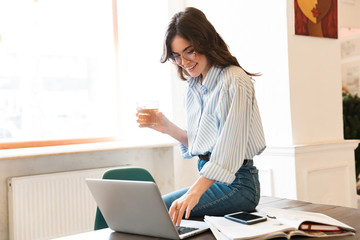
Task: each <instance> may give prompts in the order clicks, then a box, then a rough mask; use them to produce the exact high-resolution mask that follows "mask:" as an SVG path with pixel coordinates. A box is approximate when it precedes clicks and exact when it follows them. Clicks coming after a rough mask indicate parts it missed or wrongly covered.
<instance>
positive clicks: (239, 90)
mask: <svg viewBox="0 0 360 240" xmlns="http://www.w3.org/2000/svg"><path fill="white" fill-rule="evenodd" d="M167 60H170V61H172V62H173V63H174V64H175V65H176V66H177V69H178V74H179V77H180V78H181V79H183V80H187V88H186V93H185V108H186V113H187V130H183V129H181V128H179V127H178V126H176V125H175V124H174V123H172V122H171V121H169V120H168V119H167V118H166V117H165V116H164V115H163V114H162V113H161V112H158V113H157V118H158V124H157V125H156V126H153V127H151V128H153V129H155V130H157V131H160V132H162V133H165V134H168V135H170V136H172V137H173V138H175V139H176V140H178V141H179V142H180V147H181V150H182V153H183V157H184V158H192V157H195V156H197V157H198V158H199V159H198V169H199V173H200V174H199V178H198V179H197V181H196V182H195V183H194V184H193V185H192V186H190V187H188V188H185V189H182V190H179V191H175V192H173V193H170V194H167V195H165V196H163V200H164V202H165V204H166V206H167V207H168V209H169V214H170V216H171V217H172V219H173V222H174V224H176V225H180V222H181V219H182V217H183V216H184V214H185V218H189V217H190V216H192V217H195V216H197V217H199V216H204V215H224V214H227V213H232V212H236V211H252V210H254V209H255V207H256V206H257V204H258V201H259V198H260V186H259V181H258V174H257V172H258V171H257V169H256V167H255V166H253V161H252V160H251V159H252V158H253V157H254V156H255V155H256V154H259V153H261V152H262V151H263V150H264V148H265V140H264V134H263V129H262V124H261V119H260V115H259V110H258V106H257V103H256V99H255V94H254V87H253V83H252V80H251V76H255V75H256V74H250V73H248V72H246V71H245V70H244V69H242V68H241V67H240V65H239V63H238V61H237V60H236V58H235V57H234V56H232V55H231V54H230V52H229V50H228V48H227V45H226V44H225V42H224V41H223V39H222V38H221V37H220V36H219V34H218V33H217V32H216V30H215V29H214V27H213V26H212V24H211V23H210V22H209V21H208V20H207V18H206V16H205V15H204V14H203V13H202V12H201V11H200V10H198V9H196V8H186V10H185V11H183V12H179V13H177V14H175V15H174V17H173V18H172V20H171V22H170V24H169V26H168V29H167V32H166V35H165V43H164V52H163V56H162V59H161V62H162V63H164V62H166V61H167ZM138 122H139V120H138Z"/></svg>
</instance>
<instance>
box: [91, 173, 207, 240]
mask: <svg viewBox="0 0 360 240" xmlns="http://www.w3.org/2000/svg"><path fill="white" fill-rule="evenodd" d="M86 183H87V185H88V187H89V189H90V191H91V193H92V195H93V197H94V199H95V201H96V203H97V205H98V206H99V208H100V211H101V213H102V214H103V216H104V218H105V220H106V223H107V224H108V226H109V228H110V229H112V230H114V231H116V232H125V233H131V234H139V235H146V236H152V237H160V238H168V239H185V238H188V237H191V236H194V235H196V234H199V233H201V232H204V231H206V230H207V229H209V227H208V225H207V224H206V223H205V222H204V221H194V220H185V219H183V220H182V221H181V225H180V230H181V231H184V233H179V232H178V227H176V226H175V225H174V224H173V222H172V220H171V218H170V215H169V213H168V210H167V208H166V206H165V203H164V202H163V200H162V198H161V194H160V191H159V189H158V187H157V185H156V184H155V183H154V182H150V181H127V180H107V179H86Z"/></svg>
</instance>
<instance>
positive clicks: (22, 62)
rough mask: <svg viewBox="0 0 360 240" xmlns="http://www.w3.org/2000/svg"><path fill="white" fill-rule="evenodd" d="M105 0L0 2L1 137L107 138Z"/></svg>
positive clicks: (109, 19) (112, 121) (111, 90)
mask: <svg viewBox="0 0 360 240" xmlns="http://www.w3.org/2000/svg"><path fill="white" fill-rule="evenodd" d="M115 72H116V71H115V51H114V29H113V13H112V1H111V0H32V1H31V0H11V1H10V0H6V1H0V141H2V142H6V141H34V140H51V139H70V138H90V137H104V136H106V137H107V136H114V135H116V134H117V133H118V130H117V129H118V119H117V117H118V114H117V110H118V109H117V97H116V94H117V86H118V85H117V83H116V76H115Z"/></svg>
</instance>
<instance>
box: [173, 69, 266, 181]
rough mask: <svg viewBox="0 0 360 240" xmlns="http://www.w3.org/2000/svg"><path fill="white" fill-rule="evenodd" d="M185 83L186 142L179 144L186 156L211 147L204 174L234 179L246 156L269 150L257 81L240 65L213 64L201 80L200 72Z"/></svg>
mask: <svg viewBox="0 0 360 240" xmlns="http://www.w3.org/2000/svg"><path fill="white" fill-rule="evenodd" d="M187 82H188V85H187V87H186V91H185V109H186V113H187V134H188V147H186V146H185V145H183V144H180V148H181V151H182V154H183V157H184V158H192V157H194V156H197V155H205V154H207V153H209V152H211V157H210V160H209V161H208V162H207V163H206V164H205V165H204V167H203V168H202V170H201V172H200V174H201V175H203V176H204V177H206V178H209V179H213V180H216V181H218V182H222V183H225V184H230V183H232V182H233V181H234V179H235V173H236V172H237V171H238V170H239V168H240V167H241V166H242V163H243V161H244V159H252V158H253V157H254V156H255V155H257V154H260V153H261V152H262V151H263V150H264V149H265V139H264V132H263V127H262V123H261V118H260V113H259V109H258V106H257V101H256V98H255V91H254V85H253V82H252V80H251V78H250V77H249V76H248V75H247V74H246V73H245V72H244V71H243V70H242V69H241V68H240V67H236V66H230V67H227V68H220V67H216V66H212V67H211V68H210V70H209V72H208V74H207V75H206V77H205V79H204V81H203V84H201V81H200V77H197V78H192V77H190V78H189V79H188V81H187Z"/></svg>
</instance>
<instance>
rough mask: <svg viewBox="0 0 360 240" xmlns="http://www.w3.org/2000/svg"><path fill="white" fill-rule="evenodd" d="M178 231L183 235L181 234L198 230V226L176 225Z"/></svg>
mask: <svg viewBox="0 0 360 240" xmlns="http://www.w3.org/2000/svg"><path fill="white" fill-rule="evenodd" d="M176 229H177V231H178V233H179V234H180V235H181V234H185V233H188V232H192V231H195V230H198V228H192V227H181V226H177V227H176Z"/></svg>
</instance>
